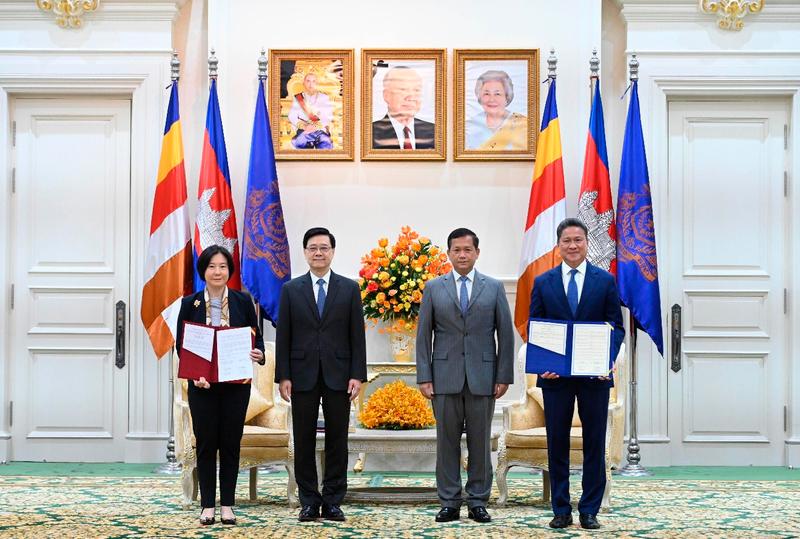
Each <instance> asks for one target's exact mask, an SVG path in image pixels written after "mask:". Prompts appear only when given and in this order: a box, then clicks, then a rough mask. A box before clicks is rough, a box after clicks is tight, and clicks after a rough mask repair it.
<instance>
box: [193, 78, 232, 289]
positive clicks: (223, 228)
mask: <svg viewBox="0 0 800 539" xmlns="http://www.w3.org/2000/svg"><path fill="white" fill-rule="evenodd" d="M230 178H231V175H230V172H229V171H228V153H227V151H226V150H225V134H224V133H223V131H222V117H221V116H220V113H219V98H218V97H217V81H216V79H212V81H211V89H210V91H209V95H208V111H207V112H206V134H205V138H204V141H203V157H202V159H201V160H200V182H199V183H198V186H197V222H196V223H195V227H194V260H195V261H196V260H197V257H198V256H200V253H202V252H203V250H204V249H205V248H206V247H209V246H211V245H220V246H222V247H225V248H226V249H227V250H228V251H230V253H231V254H232V255H233V260H234V265H235V267H234V268H233V271H231V277H230V280H229V281H228V286H229V287H230V288H233V289H235V290H239V289H241V288H242V281H241V279H240V277H239V236H238V229H237V228H236V211H235V210H234V208H233V196H232V195H231V179H230ZM204 287H205V284H204V283H203V281H202V280H201V279H200V275H198V274H197V271H195V275H194V290H195V292H198V291H200V290H202V289H203V288H204Z"/></svg>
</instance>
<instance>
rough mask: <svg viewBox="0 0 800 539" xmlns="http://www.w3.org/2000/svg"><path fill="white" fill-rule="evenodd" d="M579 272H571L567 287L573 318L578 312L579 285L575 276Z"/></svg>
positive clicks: (572, 270)
mask: <svg viewBox="0 0 800 539" xmlns="http://www.w3.org/2000/svg"><path fill="white" fill-rule="evenodd" d="M576 273H578V270H576V269H571V270H569V284H568V285H567V303H569V308H570V309H572V316H575V315H576V314H577V312H578V283H576V282H575V274H576Z"/></svg>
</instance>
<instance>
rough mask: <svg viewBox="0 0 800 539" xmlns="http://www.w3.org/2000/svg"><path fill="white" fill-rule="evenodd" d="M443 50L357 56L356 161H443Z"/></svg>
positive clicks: (380, 51) (374, 51) (366, 51)
mask: <svg viewBox="0 0 800 539" xmlns="http://www.w3.org/2000/svg"><path fill="white" fill-rule="evenodd" d="M445 69H446V67H445V51H444V49H410V50H399V49H363V50H362V51H361V107H362V108H361V159H362V160H365V161H368V160H376V161H377V160H398V161H399V160H407V159H408V160H444V159H445V151H446V146H447V138H446V129H445V127H446V126H445V122H446V121H447V113H446V111H445V95H446V92H445V84H446V81H445Z"/></svg>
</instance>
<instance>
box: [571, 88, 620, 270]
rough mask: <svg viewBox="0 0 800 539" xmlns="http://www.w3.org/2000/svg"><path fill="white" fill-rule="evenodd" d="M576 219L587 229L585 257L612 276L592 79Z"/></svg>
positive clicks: (612, 231) (608, 208) (612, 237)
mask: <svg viewBox="0 0 800 539" xmlns="http://www.w3.org/2000/svg"><path fill="white" fill-rule="evenodd" d="M578 219H580V220H581V221H583V224H585V225H586V228H588V229H589V238H588V239H589V245H588V251H587V253H586V258H587V259H588V260H589V262H591V263H592V264H594V265H595V266H598V267H600V268H603V269H604V270H606V271H608V272H611V273H613V274H616V272H617V245H616V240H617V230H616V223H615V222H614V203H613V202H612V201H611V179H610V178H609V174H608V154H607V152H606V130H605V125H604V122H603V102H602V101H601V100H600V80H599V79H596V80H595V87H594V99H593V100H592V113H591V115H590V116H589V136H588V137H586V154H585V155H584V157H583V180H582V181H581V192H580V195H579V197H578Z"/></svg>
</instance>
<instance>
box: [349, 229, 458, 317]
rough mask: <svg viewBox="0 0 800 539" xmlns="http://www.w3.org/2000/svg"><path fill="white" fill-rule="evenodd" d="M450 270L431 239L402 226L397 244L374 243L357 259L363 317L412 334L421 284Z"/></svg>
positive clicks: (384, 239)
mask: <svg viewBox="0 0 800 539" xmlns="http://www.w3.org/2000/svg"><path fill="white" fill-rule="evenodd" d="M451 269H452V266H451V265H450V262H448V261H447V255H446V254H445V253H443V252H441V249H439V247H437V246H435V245H432V244H431V240H430V239H428V238H426V237H423V236H420V235H419V234H418V233H417V232H415V231H413V230H412V229H411V227H409V226H404V227H403V228H402V229H401V233H400V235H399V236H398V237H397V242H396V243H395V244H394V245H389V239H388V238H381V239H379V240H378V246H377V247H375V248H373V249H372V250H371V251H370V252H369V253H367V254H365V255H364V256H363V257H361V270H360V271H359V272H358V275H359V277H360V279H359V285H360V286H361V302H362V303H363V304H364V316H365V317H366V318H367V319H368V320H372V321H374V322H377V321H378V320H382V321H384V322H388V323H390V324H391V326H390V327H389V328H388V329H387V331H397V330H402V329H405V330H406V331H412V330H413V329H414V328H415V327H416V323H417V317H418V316H419V305H420V303H421V302H422V291H423V290H424V289H425V283H426V282H427V281H429V280H430V279H433V278H434V277H437V276H439V275H444V274H445V273H447V272H449V271H450V270H451Z"/></svg>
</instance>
